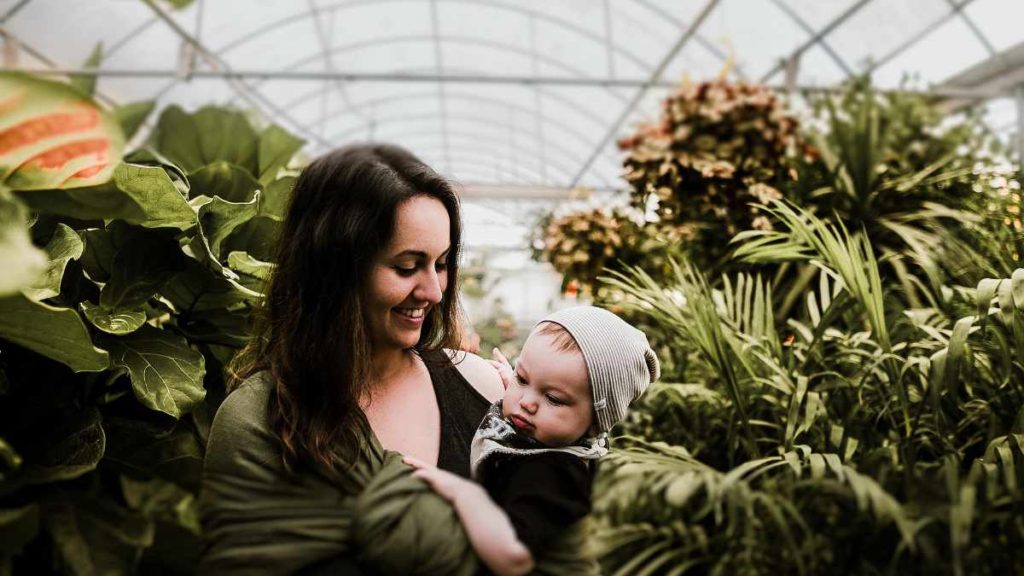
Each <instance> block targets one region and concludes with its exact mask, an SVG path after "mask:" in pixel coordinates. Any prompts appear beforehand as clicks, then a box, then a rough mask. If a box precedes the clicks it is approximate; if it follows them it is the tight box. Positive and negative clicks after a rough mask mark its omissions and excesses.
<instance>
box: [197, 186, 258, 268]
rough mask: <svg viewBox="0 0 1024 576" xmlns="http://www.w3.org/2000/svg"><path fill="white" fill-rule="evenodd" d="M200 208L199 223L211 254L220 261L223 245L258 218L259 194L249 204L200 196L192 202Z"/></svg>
mask: <svg viewBox="0 0 1024 576" xmlns="http://www.w3.org/2000/svg"><path fill="white" fill-rule="evenodd" d="M192 205H193V206H198V207H199V222H200V224H201V225H202V228H203V234H204V236H205V237H206V241H207V242H208V243H209V246H210V252H211V253H212V254H213V255H214V256H215V257H216V258H217V259H218V260H219V259H220V255H221V243H222V242H223V241H224V239H225V238H227V237H228V236H229V235H231V233H232V232H234V231H235V229H236V228H238V227H239V226H240V225H242V224H243V223H245V222H247V221H249V220H251V219H252V218H253V217H255V216H256V212H257V210H258V209H259V193H258V192H257V193H256V195H255V196H254V197H253V198H252V199H251V200H249V201H248V202H229V201H227V200H224V199H222V198H219V197H217V196H214V197H213V198H207V197H204V196H199V197H197V198H195V199H194V200H193V201H192Z"/></svg>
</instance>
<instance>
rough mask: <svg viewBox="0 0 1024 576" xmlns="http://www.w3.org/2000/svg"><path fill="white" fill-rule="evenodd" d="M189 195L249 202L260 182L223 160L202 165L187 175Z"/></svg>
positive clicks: (243, 170)
mask: <svg viewBox="0 0 1024 576" xmlns="http://www.w3.org/2000/svg"><path fill="white" fill-rule="evenodd" d="M188 181H189V184H190V185H191V189H190V190H189V197H191V198H196V197H198V196H209V197H211V198H212V197H214V196H219V197H221V198H222V199H224V200H227V201H228V202H242V203H244V202H249V201H251V200H252V198H253V195H254V194H256V191H257V190H259V188H260V183H259V182H257V181H256V179H255V178H253V177H252V175H251V174H249V172H248V171H246V170H245V169H244V168H241V167H239V166H235V165H234V164H230V163H228V162H225V161H223V160H218V161H216V162H212V163H210V164H207V165H206V166H203V167H202V168H200V169H199V170H196V171H195V172H193V173H191V174H189V175H188Z"/></svg>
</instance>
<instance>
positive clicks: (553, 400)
mask: <svg viewBox="0 0 1024 576" xmlns="http://www.w3.org/2000/svg"><path fill="white" fill-rule="evenodd" d="M547 399H548V402H551V403H552V404H554V405H555V406H563V405H565V402H562V401H561V400H559V399H558V398H555V397H554V396H552V395H551V394H548V395H547Z"/></svg>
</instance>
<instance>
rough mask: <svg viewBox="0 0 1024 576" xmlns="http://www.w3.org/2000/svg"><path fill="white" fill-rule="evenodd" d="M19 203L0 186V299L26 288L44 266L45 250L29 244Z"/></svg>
mask: <svg viewBox="0 0 1024 576" xmlns="http://www.w3.org/2000/svg"><path fill="white" fill-rule="evenodd" d="M26 218H27V214H25V210H24V208H23V207H22V205H21V203H20V202H18V201H17V200H16V199H15V198H13V197H11V195H10V194H8V193H7V192H6V191H5V190H2V189H0V270H3V271H4V272H3V274H0V298H2V297H4V296H9V295H11V294H17V293H18V291H19V290H21V289H23V288H27V287H28V286H30V285H31V284H33V283H35V282H36V279H37V278H38V277H39V275H40V274H42V273H43V272H44V271H45V270H46V269H47V264H46V253H45V252H43V251H42V250H40V249H38V248H36V247H35V246H33V245H32V239H31V238H30V237H29V233H28V226H27V224H26Z"/></svg>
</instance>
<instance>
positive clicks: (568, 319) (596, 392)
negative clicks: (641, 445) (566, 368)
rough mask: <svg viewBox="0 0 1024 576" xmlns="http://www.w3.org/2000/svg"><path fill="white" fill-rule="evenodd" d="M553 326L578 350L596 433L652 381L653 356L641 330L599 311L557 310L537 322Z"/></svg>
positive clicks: (612, 422) (655, 371) (621, 415)
mask: <svg viewBox="0 0 1024 576" xmlns="http://www.w3.org/2000/svg"><path fill="white" fill-rule="evenodd" d="M544 322H552V323H554V324H558V325H559V326H561V327H562V328H565V330H566V331H567V332H568V333H569V335H570V336H572V337H573V340H575V341H576V343H577V344H578V345H579V347H580V350H582V351H583V360H584V362H586V364H587V372H588V373H589V376H590V389H591V392H592V393H593V396H594V411H595V412H596V414H597V424H598V427H599V428H600V432H602V433H605V432H608V431H609V430H611V428H612V426H614V425H615V424H616V423H618V422H619V421H620V420H622V419H623V418H625V417H626V411H627V410H628V409H629V405H630V403H632V402H633V401H634V400H636V399H637V398H638V397H640V395H641V394H643V392H644V390H646V389H647V386H648V385H649V384H651V383H652V382H654V381H656V380H657V379H658V376H659V373H660V372H659V371H660V367H659V364H658V357H657V356H656V355H655V354H654V350H651V346H650V344H648V343H647V336H645V335H644V333H643V332H641V331H639V330H637V329H636V328H633V327H632V326H630V325H629V324H627V323H626V322H625V321H624V320H623V319H622V318H619V317H618V316H616V315H615V314H612V313H611V312H609V311H607V310H604V309H602V308H595V307H593V306H577V307H574V308H566V309H564V310H559V311H558V312H555V313H553V314H551V315H549V316H548V317H546V318H544V319H543V320H541V321H540V322H539V323H538V324H540V323H544Z"/></svg>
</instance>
